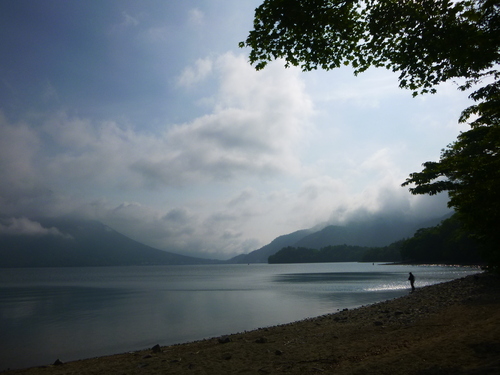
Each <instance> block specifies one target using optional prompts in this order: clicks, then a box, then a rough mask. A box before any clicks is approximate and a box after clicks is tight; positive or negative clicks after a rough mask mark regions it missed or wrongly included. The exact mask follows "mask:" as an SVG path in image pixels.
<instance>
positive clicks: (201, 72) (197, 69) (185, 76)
mask: <svg viewBox="0 0 500 375" xmlns="http://www.w3.org/2000/svg"><path fill="white" fill-rule="evenodd" d="M212 69H213V61H212V59H210V58H204V59H198V60H196V62H195V64H194V66H188V67H186V68H185V69H184V70H183V72H182V73H181V75H180V76H179V78H178V79H177V83H178V85H179V86H182V87H185V88H189V87H192V86H193V85H195V84H197V83H199V82H201V81H203V80H204V79H205V78H206V77H207V76H208V75H209V74H210V73H211V72H212Z"/></svg>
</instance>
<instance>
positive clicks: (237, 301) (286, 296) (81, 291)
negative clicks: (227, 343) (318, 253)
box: [0, 263, 472, 371]
mask: <svg viewBox="0 0 500 375" xmlns="http://www.w3.org/2000/svg"><path fill="white" fill-rule="evenodd" d="M407 272H408V268H407V267H397V266H389V268H387V267H384V266H380V267H377V266H372V265H371V264H369V265H367V264H355V263H352V264H316V265H314V264H308V265H252V266H246V265H245V266H240V265H220V266H185V267H184V266H177V267H121V268H120V267H118V268H113V267H110V268H106V267H103V268H95V269H93V268H82V269H78V268H74V269H52V270H50V269H29V270H28V269H25V270H23V269H19V270H2V272H1V273H0V332H1V334H2V340H0V371H1V370H3V369H6V368H8V367H10V368H22V367H28V366H36V365H43V364H49V363H52V362H54V360H55V359H56V358H60V359H61V360H62V361H69V360H74V359H81V358H88V357H94V356H102V355H107V354H114V353H120V352H126V351H130V350H139V349H144V348H147V347H151V346H153V345H155V344H160V345H169V344H174V343H181V342H186V341H192V340H196V339H202V338H207V337H213V336H219V335H223V334H228V333H234V332H239V331H244V330H250V329H254V328H258V327H263V326H270V325H276V324H280V323H287V322H292V321H296V320H300V319H304V318H306V317H311V316H318V315H322V314H326V313H329V312H335V311H337V309H343V308H346V307H347V308H351V307H355V306H360V305H365V304H369V303H374V302H377V301H381V300H385V299H391V298H395V297H398V296H400V295H403V294H406V293H407V292H408V287H409V285H407V281H406V278H407V276H406V275H407ZM467 272H469V271H464V270H460V269H442V268H437V267H433V268H432V267H427V268H425V267H423V268H420V269H419V272H417V273H416V275H417V277H418V278H417V286H419V285H424V283H435V282H440V281H444V280H446V279H452V278H456V277H460V275H463V274H466V273H467ZM470 272H472V271H470ZM470 272H469V273H470ZM418 283H420V284H418Z"/></svg>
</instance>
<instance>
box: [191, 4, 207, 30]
mask: <svg viewBox="0 0 500 375" xmlns="http://www.w3.org/2000/svg"><path fill="white" fill-rule="evenodd" d="M204 20H205V14H204V13H203V12H202V11H201V10H200V9H198V8H193V9H191V10H189V17H188V21H189V23H190V24H192V25H197V26H199V25H202V24H203V23H204Z"/></svg>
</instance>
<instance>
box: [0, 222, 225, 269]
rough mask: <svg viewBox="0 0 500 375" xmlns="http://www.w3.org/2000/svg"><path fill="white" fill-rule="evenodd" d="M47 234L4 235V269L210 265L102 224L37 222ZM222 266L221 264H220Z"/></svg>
mask: <svg viewBox="0 0 500 375" xmlns="http://www.w3.org/2000/svg"><path fill="white" fill-rule="evenodd" d="M33 222H36V223H40V224H41V225H42V227H43V228H44V229H46V231H45V233H43V234H36V233H35V234H5V233H0V268H2V267H3V268H11V267H88V266H132V265H180V264H208V263H216V262H218V261H214V260H208V259H201V258H195V257H189V256H184V255H180V254H175V253H170V252H167V251H163V250H159V249H155V248H152V247H150V246H147V245H144V244H142V243H139V242H137V241H134V240H132V239H130V238H128V237H126V236H124V235H123V234H121V233H119V232H117V231H115V230H114V229H112V228H110V227H108V226H106V225H104V224H102V223H100V222H98V221H90V220H82V219H73V218H36V219H33ZM219 263H220V262H219Z"/></svg>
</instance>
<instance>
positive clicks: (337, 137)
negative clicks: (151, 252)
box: [0, 0, 471, 259]
mask: <svg viewBox="0 0 500 375" xmlns="http://www.w3.org/2000/svg"><path fill="white" fill-rule="evenodd" d="M259 4H260V1H254V0H239V1H234V0H186V1H180V0H179V1H163V0H141V1H131V0H101V1H73V0H69V1H68V0H44V1H31V0H16V1H2V2H0V56H1V58H0V176H1V178H0V216H1V217H3V218H4V220H3V222H2V223H0V232H1V233H9V232H15V233H18V234H19V233H23V232H25V233H39V234H40V233H42V234H46V235H51V234H53V233H54V231H57V230H58V229H57V228H43V227H42V226H41V225H40V224H39V223H38V222H37V221H36V217H40V216H64V215H67V216H79V217H84V218H88V219H95V220H99V221H101V222H103V223H104V224H106V225H109V226H111V227H112V228H114V229H116V230H118V231H119V232H121V233H123V234H125V235H127V236H129V237H131V238H133V239H135V240H138V241H141V242H143V243H146V244H148V245H150V246H154V247H156V248H159V249H164V250H170V251H173V250H174V251H176V252H177V253H180V254H186V255H193V256H200V257H205V258H216V259H228V258H230V257H233V256H235V255H238V254H242V253H248V252H250V251H252V250H255V249H258V248H260V247H261V246H263V245H266V244H267V243H269V242H271V241H272V240H273V239H274V238H276V237H277V236H280V235H283V234H287V233H291V232H293V231H296V230H299V229H305V228H311V227H314V226H318V225H324V224H327V223H329V224H345V223H348V222H350V221H353V220H359V219H360V218H363V217H364V218H366V217H371V215H375V217H376V216H377V215H379V216H384V215H385V216H387V215H389V216H390V215H392V216H394V217H400V218H402V219H406V218H427V217H438V216H441V215H444V214H446V213H447V212H449V210H448V208H447V206H446V202H447V196H446V195H439V196H434V197H427V196H412V195H411V194H410V193H409V192H408V189H407V188H406V187H405V188H403V187H401V183H402V182H404V181H405V179H406V177H407V176H408V175H409V174H410V173H412V172H416V171H420V170H421V169H422V167H421V164H422V163H423V162H425V161H429V160H434V161H437V160H438V159H439V155H440V151H441V149H443V148H444V147H446V146H447V145H448V144H450V143H451V142H453V141H454V140H455V139H456V137H457V135H458V134H459V133H460V131H464V130H467V127H466V125H464V124H458V117H459V115H460V112H461V111H462V110H463V109H464V108H466V107H467V106H469V105H471V102H470V100H469V99H468V98H467V93H464V92H461V91H459V90H457V84H456V83H454V82H447V83H445V84H442V85H441V86H439V87H438V92H437V94H434V95H424V96H418V97H416V98H413V97H412V95H411V92H409V91H405V90H402V89H399V88H398V80H397V74H395V73H392V72H390V71H387V70H384V69H372V70H369V71H367V72H366V73H363V74H361V75H359V76H357V77H355V76H354V75H353V73H352V69H350V68H348V67H346V68H342V69H338V70H334V71H329V72H325V71H314V72H307V73H305V72H301V71H300V70H299V69H296V68H289V69H286V68H284V63H283V61H276V62H273V63H271V64H269V66H268V67H266V68H265V69H264V70H262V71H258V72H257V71H255V69H254V68H253V67H252V66H251V65H250V64H249V63H248V53H249V50H248V49H242V48H239V47H238V42H240V41H244V40H245V39H246V36H247V34H248V32H249V31H250V30H251V28H252V23H253V14H254V9H255V8H256V7H257V6H258V5H259Z"/></svg>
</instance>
